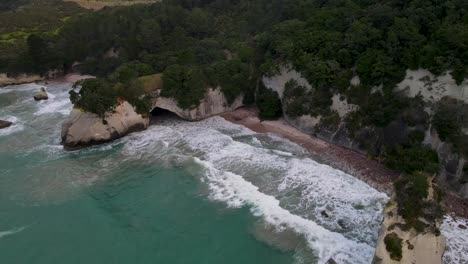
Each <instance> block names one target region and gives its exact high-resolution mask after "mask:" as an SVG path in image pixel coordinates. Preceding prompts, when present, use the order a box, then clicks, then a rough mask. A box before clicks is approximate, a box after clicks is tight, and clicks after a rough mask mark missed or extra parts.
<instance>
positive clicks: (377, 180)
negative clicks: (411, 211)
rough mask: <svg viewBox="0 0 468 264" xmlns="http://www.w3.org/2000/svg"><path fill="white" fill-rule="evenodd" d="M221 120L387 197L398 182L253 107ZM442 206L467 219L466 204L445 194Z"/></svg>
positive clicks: (389, 174) (358, 157) (394, 176)
mask: <svg viewBox="0 0 468 264" xmlns="http://www.w3.org/2000/svg"><path fill="white" fill-rule="evenodd" d="M221 117H223V118H224V119H225V120H227V121H229V122H231V123H234V124H238V125H242V126H244V127H247V128H249V129H251V130H253V131H255V132H257V133H271V134H275V135H278V136H281V137H283V138H286V139H288V140H290V141H292V142H294V143H296V144H298V145H300V146H302V147H303V148H305V149H307V150H308V151H309V153H310V155H312V157H313V158H314V159H315V160H316V161H318V162H320V163H323V164H326V165H329V166H331V167H333V168H336V169H339V170H342V171H344V172H345V173H347V174H350V175H351V176H353V177H355V178H357V179H359V180H361V181H363V182H365V183H367V184H368V185H370V186H371V187H373V188H375V189H377V190H378V191H381V192H385V193H387V195H389V196H391V193H392V192H393V181H394V180H396V179H397V178H398V176H399V173H398V172H396V171H393V170H391V169H388V168H386V167H385V166H384V165H383V164H382V163H380V162H378V161H377V160H372V159H369V158H368V157H367V156H365V155H363V154H360V153H358V152H355V151H353V150H351V149H347V148H344V147H341V146H338V145H335V144H331V143H329V142H326V141H324V140H321V139H318V138H315V137H313V136H311V135H309V134H306V133H304V132H302V131H300V130H298V129H296V128H294V127H292V126H291V125H290V124H288V123H287V122H286V120H284V119H283V118H281V119H279V120H275V121H261V120H260V119H259V118H258V111H257V109H256V108H255V107H241V108H239V109H237V110H235V111H233V112H229V113H225V114H222V115H221ZM443 206H444V208H445V209H446V213H447V214H450V215H452V216H453V215H454V216H458V217H463V218H467V219H468V201H465V200H464V199H463V198H461V197H459V196H457V195H456V194H454V193H452V192H449V191H447V192H446V195H445V196H444V200H443Z"/></svg>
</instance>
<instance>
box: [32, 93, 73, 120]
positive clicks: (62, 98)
mask: <svg viewBox="0 0 468 264" xmlns="http://www.w3.org/2000/svg"><path fill="white" fill-rule="evenodd" d="M47 94H48V96H49V99H48V100H43V101H40V102H38V103H37V107H38V110H37V111H36V112H35V113H34V115H35V116H38V115H44V114H53V113H60V114H62V115H68V114H69V113H70V111H71V109H72V107H73V105H72V103H71V102H70V99H69V95H68V92H67V91H62V92H61V93H57V94H52V93H49V92H47Z"/></svg>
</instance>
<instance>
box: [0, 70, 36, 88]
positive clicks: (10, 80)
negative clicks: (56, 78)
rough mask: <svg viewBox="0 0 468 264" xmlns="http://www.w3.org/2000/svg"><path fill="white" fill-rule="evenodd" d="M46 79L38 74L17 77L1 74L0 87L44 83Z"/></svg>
mask: <svg viewBox="0 0 468 264" xmlns="http://www.w3.org/2000/svg"><path fill="white" fill-rule="evenodd" d="M43 80H44V77H42V76H40V75H37V74H20V75H16V76H8V75H7V74H5V73H0V87H1V86H7V85H16V84H23V83H32V82H37V81H43Z"/></svg>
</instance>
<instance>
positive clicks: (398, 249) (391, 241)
mask: <svg viewBox="0 0 468 264" xmlns="http://www.w3.org/2000/svg"><path fill="white" fill-rule="evenodd" d="M402 242H403V240H402V239H401V238H399V237H398V235H397V234H396V233H390V234H388V235H386V236H385V238H384V243H385V249H387V251H388V253H390V258H391V259H393V260H396V261H400V260H401V258H402V246H403V244H402Z"/></svg>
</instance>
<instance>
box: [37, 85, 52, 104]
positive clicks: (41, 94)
mask: <svg viewBox="0 0 468 264" xmlns="http://www.w3.org/2000/svg"><path fill="white" fill-rule="evenodd" d="M47 99H49V96H48V95H47V92H46V90H45V88H44V87H42V88H41V90H40V91H39V93H37V94H35V95H34V100H36V101H41V100H47Z"/></svg>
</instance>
